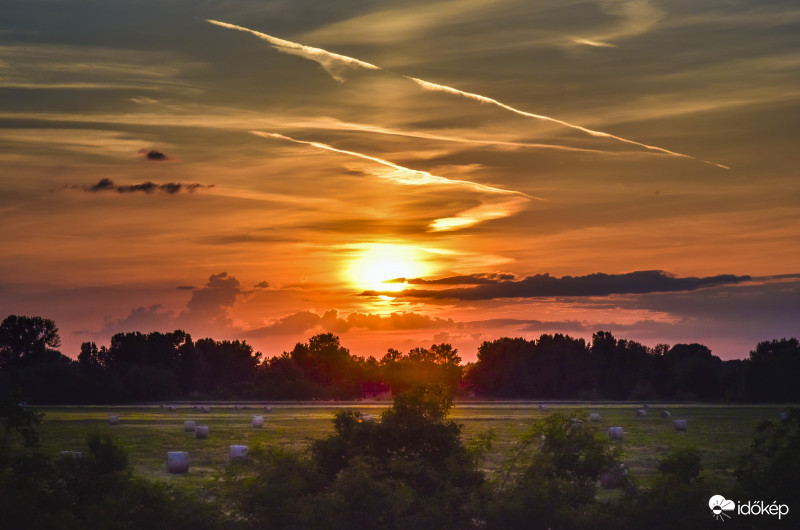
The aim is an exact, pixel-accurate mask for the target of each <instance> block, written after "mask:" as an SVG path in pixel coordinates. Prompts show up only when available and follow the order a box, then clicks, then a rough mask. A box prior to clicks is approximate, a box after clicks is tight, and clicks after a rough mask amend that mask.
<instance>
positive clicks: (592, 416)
mask: <svg viewBox="0 0 800 530" xmlns="http://www.w3.org/2000/svg"><path fill="white" fill-rule="evenodd" d="M589 421H593V422H598V421H600V413H599V412H592V413H591V414H589Z"/></svg>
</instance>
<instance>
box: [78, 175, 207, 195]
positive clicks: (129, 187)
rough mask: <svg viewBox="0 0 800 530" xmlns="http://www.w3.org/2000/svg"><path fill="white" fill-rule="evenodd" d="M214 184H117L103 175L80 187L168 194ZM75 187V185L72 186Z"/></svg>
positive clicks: (118, 191)
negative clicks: (95, 181) (93, 181)
mask: <svg viewBox="0 0 800 530" xmlns="http://www.w3.org/2000/svg"><path fill="white" fill-rule="evenodd" d="M213 187H214V184H197V183H192V184H182V183H180V182H167V183H164V184H156V183H155V182H150V181H147V182H142V183H139V184H126V185H117V184H114V181H113V180H111V179H110V178H107V177H104V178H102V179H100V180H99V181H97V183H95V184H92V185H89V186H82V187H80V189H82V190H83V191H87V192H89V193H97V192H103V191H116V192H117V193H136V192H142V193H147V194H151V193H153V192H156V191H160V192H164V193H166V194H168V195H174V194H176V193H180V192H184V191H185V192H189V193H193V192H194V191H195V190H197V189H203V188H213ZM73 188H76V186H73Z"/></svg>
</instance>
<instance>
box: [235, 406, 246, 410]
mask: <svg viewBox="0 0 800 530" xmlns="http://www.w3.org/2000/svg"><path fill="white" fill-rule="evenodd" d="M243 408H244V407H242V406H241V405H234V406H233V410H242V409H243Z"/></svg>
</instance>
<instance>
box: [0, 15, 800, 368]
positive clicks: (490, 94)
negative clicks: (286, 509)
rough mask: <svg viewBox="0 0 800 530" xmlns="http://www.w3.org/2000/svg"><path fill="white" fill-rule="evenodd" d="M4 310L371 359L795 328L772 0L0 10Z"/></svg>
mask: <svg viewBox="0 0 800 530" xmlns="http://www.w3.org/2000/svg"><path fill="white" fill-rule="evenodd" d="M2 12H3V15H2V17H0V256H2V259H0V317H5V316H6V315H11V314H22V315H29V316H42V317H45V318H50V319H53V320H54V321H55V323H56V325H57V326H58V328H59V331H60V335H61V339H62V348H61V351H62V352H63V353H64V354H66V355H69V356H71V357H76V356H77V354H78V352H79V350H80V344H81V343H82V342H86V341H94V342H96V343H97V344H98V345H100V344H108V343H109V340H110V337H111V336H112V335H113V334H114V333H118V332H127V331H142V332H149V331H171V330H174V329H184V330H186V331H188V332H189V333H191V334H192V336H193V337H194V338H195V339H199V338H203V337H212V338H215V339H217V340H223V339H241V340H246V341H247V342H248V343H250V344H252V345H253V346H254V347H255V348H256V349H257V350H258V351H260V352H262V354H264V355H265V356H267V357H271V356H273V355H279V354H280V353H281V352H283V351H287V350H290V349H291V348H292V347H293V346H294V344H295V343H297V342H302V341H306V340H307V339H308V338H309V337H311V336H313V335H315V334H317V333H323V332H332V333H335V334H336V335H338V336H339V337H340V339H341V342H342V344H343V345H344V346H346V347H348V348H349V349H350V350H351V352H352V353H354V354H357V355H363V356H367V355H374V356H375V357H377V358H380V357H381V356H382V355H383V354H384V353H385V352H386V350H387V349H388V348H396V349H399V350H401V351H407V350H409V349H410V348H413V347H418V346H423V347H424V346H429V345H431V344H433V343H441V342H448V343H451V344H453V345H454V346H455V347H456V348H458V350H459V353H460V355H461V356H462V358H463V359H464V361H474V360H475V358H476V353H477V348H478V346H479V345H480V344H481V343H482V342H483V341H487V340H494V339H496V338H500V337H504V336H508V337H526V338H529V339H534V338H537V337H538V336H540V335H541V334H543V333H566V334H569V335H572V336H578V337H584V338H586V339H587V340H588V339H591V336H592V334H593V333H594V332H596V331H598V330H605V331H610V332H612V333H614V335H615V336H617V337H619V338H626V339H631V340H636V341H639V342H642V343H644V344H647V345H649V346H655V345H656V344H660V343H666V344H676V343H690V342H699V343H702V344H706V345H707V346H709V347H710V348H711V349H712V352H713V353H714V354H715V355H718V356H720V357H722V358H723V359H733V358H744V357H747V355H748V354H749V351H750V350H752V349H753V348H754V347H755V345H756V344H757V343H758V342H759V341H763V340H770V339H777V338H783V337H787V338H788V337H797V336H799V335H800V170H798V163H799V162H800V149H798V146H799V145H800V125H798V118H799V117H800V6H798V5H797V3H796V2H793V1H789V0H765V1H759V2H751V1H746V0H708V1H704V2H695V1H687V0H665V1H662V0H627V1H626V0H596V1H570V0H565V1H560V2H550V1H546V0H439V1H408V0H403V1H399V0H386V1H380V2H378V1H375V0H344V1H340V2H319V1H317V0H281V1H270V0H236V1H232V0H217V1H212V0H205V1H197V0H171V1H168V2H164V1H163V0H162V1H154V0H135V1H134V0H118V1H114V2H107V1H105V0H63V1H61V0H2Z"/></svg>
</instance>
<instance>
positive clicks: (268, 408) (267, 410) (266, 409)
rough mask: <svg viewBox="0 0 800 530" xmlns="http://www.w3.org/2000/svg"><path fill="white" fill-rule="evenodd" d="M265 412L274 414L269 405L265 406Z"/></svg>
mask: <svg viewBox="0 0 800 530" xmlns="http://www.w3.org/2000/svg"><path fill="white" fill-rule="evenodd" d="M264 412H272V407H270V406H269V405H264Z"/></svg>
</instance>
